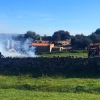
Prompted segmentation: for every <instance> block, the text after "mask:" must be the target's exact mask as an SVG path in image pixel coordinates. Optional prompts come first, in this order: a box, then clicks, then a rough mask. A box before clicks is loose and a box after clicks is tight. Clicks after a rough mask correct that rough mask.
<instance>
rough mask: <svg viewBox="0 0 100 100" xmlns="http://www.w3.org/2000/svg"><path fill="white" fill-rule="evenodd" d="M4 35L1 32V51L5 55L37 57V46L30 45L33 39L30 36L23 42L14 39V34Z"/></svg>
mask: <svg viewBox="0 0 100 100" xmlns="http://www.w3.org/2000/svg"><path fill="white" fill-rule="evenodd" d="M2 37H3V36H2V35H1V34H0V52H1V54H2V55H3V56H4V57H36V55H35V47H30V46H29V44H30V43H32V42H33V39H31V38H28V39H26V40H25V41H24V42H23V41H16V40H14V39H12V35H10V36H6V37H4V38H2Z"/></svg>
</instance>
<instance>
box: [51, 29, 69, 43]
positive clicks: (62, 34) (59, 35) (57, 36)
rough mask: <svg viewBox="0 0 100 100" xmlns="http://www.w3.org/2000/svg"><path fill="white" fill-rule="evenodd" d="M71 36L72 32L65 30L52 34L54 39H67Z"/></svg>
mask: <svg viewBox="0 0 100 100" xmlns="http://www.w3.org/2000/svg"><path fill="white" fill-rule="evenodd" d="M70 37H71V36H70V33H69V32H68V31H63V30H59V31H56V32H54V34H53V35H52V39H53V41H58V40H66V39H69V38H70Z"/></svg>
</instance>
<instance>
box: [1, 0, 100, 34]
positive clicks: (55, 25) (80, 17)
mask: <svg viewBox="0 0 100 100" xmlns="http://www.w3.org/2000/svg"><path fill="white" fill-rule="evenodd" d="M98 28H100V0H0V33H19V34H25V33H26V32H27V31H34V32H36V33H37V34H40V35H41V36H43V35H47V36H52V35H53V33H54V32H56V31H59V30H64V31H68V32H69V33H70V35H76V34H84V35H90V34H91V33H92V32H94V31H95V30H96V29H98Z"/></svg>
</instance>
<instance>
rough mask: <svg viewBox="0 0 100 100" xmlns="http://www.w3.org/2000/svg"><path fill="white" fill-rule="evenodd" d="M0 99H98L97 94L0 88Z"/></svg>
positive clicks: (99, 97)
mask: <svg viewBox="0 0 100 100" xmlns="http://www.w3.org/2000/svg"><path fill="white" fill-rule="evenodd" d="M0 100H100V95H99V94H89V93H59V92H36V91H28V90H25V91H23V90H15V89H5V90H4V89H1V90H0Z"/></svg>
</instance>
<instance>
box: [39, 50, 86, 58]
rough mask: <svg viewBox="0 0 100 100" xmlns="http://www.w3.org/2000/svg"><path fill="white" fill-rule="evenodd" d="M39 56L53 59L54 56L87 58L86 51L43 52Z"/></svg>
mask: <svg viewBox="0 0 100 100" xmlns="http://www.w3.org/2000/svg"><path fill="white" fill-rule="evenodd" d="M39 56H46V57H54V56H61V57H66V56H75V57H85V58H87V57H88V54H87V51H86V50H70V51H60V52H51V53H48V52H44V53H41V54H40V55H39Z"/></svg>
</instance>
